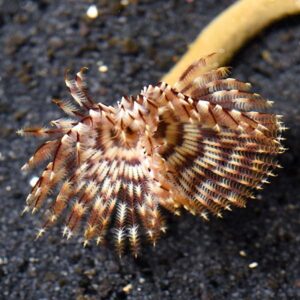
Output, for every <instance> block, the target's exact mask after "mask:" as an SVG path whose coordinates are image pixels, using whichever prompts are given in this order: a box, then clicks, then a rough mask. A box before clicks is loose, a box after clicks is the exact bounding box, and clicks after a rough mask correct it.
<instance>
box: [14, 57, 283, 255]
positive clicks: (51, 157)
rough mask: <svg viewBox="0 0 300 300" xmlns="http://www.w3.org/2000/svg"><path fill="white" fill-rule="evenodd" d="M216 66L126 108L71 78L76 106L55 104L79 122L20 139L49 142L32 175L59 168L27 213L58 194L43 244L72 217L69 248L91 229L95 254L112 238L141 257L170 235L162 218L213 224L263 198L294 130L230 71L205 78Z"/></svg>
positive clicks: (126, 100)
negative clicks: (288, 131)
mask: <svg viewBox="0 0 300 300" xmlns="http://www.w3.org/2000/svg"><path fill="white" fill-rule="evenodd" d="M209 59H210V56H208V57H205V58H202V59H200V60H198V61H197V62H195V63H194V64H192V65H191V66H189V67H188V68H187V69H186V70H185V71H184V72H183V74H182V75H181V76H180V79H179V81H178V82H177V83H176V84H175V85H174V86H170V85H168V84H166V83H163V82H161V83H159V84H157V85H155V86H152V85H150V86H148V87H145V88H144V89H143V90H142V91H141V93H140V94H139V95H137V96H135V97H123V98H122V99H121V101H120V102H118V103H117V105H116V106H106V105H104V104H101V103H95V102H94V101H93V100H92V99H91V97H90V96H89V94H88V92H87V87H86V84H85V79H84V71H85V70H84V69H82V70H81V71H80V72H79V73H78V74H77V76H76V78H75V79H74V80H73V79H69V78H68V77H66V78H65V81H66V85H67V87H68V88H69V90H70V93H71V95H72V97H73V99H74V101H75V103H71V102H63V101H60V100H54V103H55V104H56V105H57V106H58V107H59V108H61V109H62V110H63V111H64V112H65V113H66V114H67V115H69V116H70V119H59V120H56V121H53V122H52V123H51V124H52V127H50V128H26V129H23V130H20V131H19V133H20V134H21V135H30V136H36V137H41V138H46V139H47V141H46V142H44V143H43V144H42V145H41V146H40V147H39V148H38V149H37V150H36V152H35V153H34V155H33V156H32V157H31V158H30V159H29V161H28V163H27V164H25V166H24V167H23V169H28V168H33V167H36V166H37V165H39V164H40V163H42V162H44V161H49V162H48V164H47V165H46V167H45V169H44V171H43V172H42V174H41V176H40V178H39V180H38V181H37V182H36V184H35V185H34V186H33V188H32V190H31V192H30V194H29V196H28V197H27V200H26V203H27V205H26V207H25V211H29V210H31V211H32V212H35V211H36V210H38V209H39V208H40V207H41V206H42V205H43V204H44V203H45V200H46V199H47V198H48V197H49V196H50V195H51V194H52V193H53V191H55V190H57V191H58V192H57V195H56V198H53V200H52V201H51V204H50V206H49V207H48V208H47V212H46V220H45V223H44V225H43V226H42V228H41V229H40V230H39V232H38V237H39V236H41V235H42V234H43V233H44V232H45V230H46V229H47V228H48V227H49V226H51V225H53V224H54V223H55V222H56V221H57V220H58V219H59V217H60V216H61V215H62V214H64V213H66V212H65V211H68V212H67V217H66V222H65V227H64V230H63V234H64V235H65V236H67V238H69V237H71V236H72V235H73V233H74V232H75V231H76V229H77V228H78V227H79V226H80V223H81V222H82V221H83V220H84V222H85V225H84V226H85V229H84V239H85V244H86V243H88V242H89V241H90V240H91V239H95V240H96V241H97V243H101V242H102V241H103V240H104V238H105V235H106V234H107V231H108V230H109V229H112V231H113V233H114V235H115V239H114V240H115V243H116V248H117V250H118V252H119V253H120V254H121V253H122V252H123V250H124V249H125V247H126V245H129V247H130V248H131V251H132V253H133V254H134V255H137V253H138V251H139V248H140V237H141V235H146V236H148V238H149V240H150V241H151V242H152V243H153V244H155V243H156V241H157V239H158V238H159V236H160V234H161V233H162V232H164V231H165V229H166V225H165V220H164V218H163V216H162V214H161V208H165V209H167V210H169V211H171V212H173V213H175V214H179V212H180V209H182V208H184V209H186V210H188V211H189V212H191V213H192V214H195V215H199V216H201V217H203V218H204V219H207V218H208V214H209V213H211V214H213V215H216V216H221V214H222V210H230V209H231V207H232V206H238V207H244V206H245V203H246V199H247V198H252V197H254V196H253V190H255V189H260V188H261V185H262V184H263V183H265V182H267V178H268V177H269V176H272V175H273V173H272V171H273V169H274V168H276V167H279V165H278V163H277V161H276V160H275V159H274V157H275V156H276V155H277V154H278V153H281V152H283V151H284V148H283V147H282V145H281V143H280V140H281V138H280V132H281V131H282V130H283V129H284V128H283V126H282V125H281V122H280V116H277V115H274V114H269V113H266V112H264V111H265V110H266V109H267V108H269V107H270V106H271V104H272V102H270V101H267V100H265V99H264V98H263V97H261V96H260V95H258V94H253V93H251V92H250V88H251V87H250V84H248V83H244V82H241V81H238V80H236V79H232V78H227V77H228V69H227V68H224V67H223V68H218V69H215V70H212V71H209V72H206V73H201V68H203V67H204V66H206V65H207V63H208V62H209ZM199 73H200V75H199Z"/></svg>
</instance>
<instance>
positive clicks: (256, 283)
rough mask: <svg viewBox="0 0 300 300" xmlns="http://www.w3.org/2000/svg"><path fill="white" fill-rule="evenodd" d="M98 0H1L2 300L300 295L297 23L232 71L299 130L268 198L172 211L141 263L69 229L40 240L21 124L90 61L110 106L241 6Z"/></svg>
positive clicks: (33, 118) (290, 136)
mask: <svg viewBox="0 0 300 300" xmlns="http://www.w3.org/2000/svg"><path fill="white" fill-rule="evenodd" d="M92 2H93V1H84V0H80V1H79V0H76V1H75V0H73V1H72V0H65V1H59V0H40V1H29V0H28V1H25V0H24V1H17V0H7V1H6V0H0V123H1V126H0V199H1V200H0V226H1V227H0V228H1V230H0V299H78V300H79V299H128V300H129V299H186V300H190V299H300V255H299V250H300V218H299V215H300V204H299V200H300V184H299V182H300V173H299V170H300V160H299V155H298V153H299V152H300V143H299V135H300V106H299V103H298V100H299V99H298V98H299V94H300V85H299V75H300V49H299V48H300V18H299V17H294V18H289V19H287V20H285V21H282V22H280V23H278V24H276V25H274V26H272V27H271V28H270V29H268V30H266V31H265V32H264V33H262V34H261V35H260V36H259V37H257V38H256V39H255V40H254V41H252V42H251V43H249V44H248V45H247V46H246V47H245V48H244V49H243V50H242V51H241V52H240V53H239V54H238V55H237V56H236V57H235V60H234V61H233V62H232V65H233V66H234V70H233V74H234V76H235V77H238V78H240V79H243V80H247V81H251V82H252V83H253V84H254V87H255V89H256V90H257V91H258V92H260V93H262V94H263V95H265V96H267V97H269V98H271V99H274V100H275V101H276V103H275V109H276V111H280V112H281V113H283V114H284V115H285V121H286V123H287V126H288V127H290V130H289V131H287V132H286V134H285V137H286V138H287V141H286V146H287V147H288V148H289V149H290V150H289V151H288V152H287V153H286V154H284V155H283V156H282V157H280V160H281V164H282V165H283V166H284V169H283V170H280V171H279V176H278V177H276V178H274V179H273V180H272V184H271V185H270V186H268V187H267V188H266V189H265V190H264V191H263V192H262V193H261V194H260V195H259V197H258V198H259V200H255V201H252V202H249V204H248V207H247V209H243V210H242V209H235V210H234V211H233V212H232V213H230V214H226V215H225V217H224V219H222V220H211V222H208V223H204V222H203V221H201V220H199V219H197V218H195V217H193V216H190V215H188V214H184V215H183V216H182V217H181V218H175V217H173V216H169V217H168V218H169V230H168V233H167V234H166V235H165V237H164V238H163V239H162V240H160V242H159V244H158V246H157V248H156V249H152V248H151V247H148V248H146V249H145V250H144V253H143V255H142V256H141V257H140V258H138V259H137V260H134V259H132V258H131V257H124V258H123V259H122V260H121V261H119V260H118V258H117V257H116V256H115V255H114V253H113V251H112V250H111V249H109V248H104V249H103V248H98V247H97V246H95V245H92V246H89V247H87V248H85V249H84V248H83V247H82V245H81V244H80V243H79V242H78V239H76V238H75V239H73V240H71V241H65V240H62V239H61V233H60V230H61V228H59V227H55V228H53V229H52V230H51V232H50V234H48V235H46V237H45V238H43V239H41V240H40V241H38V242H34V241H33V240H34V235H35V232H36V231H35V230H36V228H37V227H38V224H39V222H40V218H38V217H32V216H31V215H26V216H24V217H20V212H21V211H22V209H23V206H24V201H25V198H26V195H27V193H28V191H29V180H30V178H31V176H32V175H36V174H37V173H33V174H28V175H22V174H21V172H20V171H19V168H20V166H21V165H22V164H23V163H24V162H25V160H26V158H28V157H29V155H30V154H31V153H32V151H33V150H34V148H35V146H36V145H37V141H35V140H30V139H23V138H20V137H17V136H16V135H15V131H16V129H18V128H20V127H22V126H26V125H29V124H41V123H43V124H46V122H47V121H49V120H51V119H54V118H58V117H60V116H61V114H60V112H59V111H58V110H57V109H56V108H55V107H54V105H52V104H51V99H52V98H55V97H60V98H64V97H67V93H66V89H65V87H64V83H63V74H64V70H65V69H66V68H72V69H73V70H78V69H79V68H80V67H82V66H87V67H89V69H90V70H89V84H90V89H91V92H92V93H93V95H94V96H95V98H96V99H98V100H99V101H100V100H101V101H104V102H106V103H113V102H115V101H117V100H118V99H119V98H120V96H122V95H125V94H129V93H133V94H134V93H136V92H137V91H138V90H139V89H141V88H142V87H143V85H145V84H149V83H155V82H156V81H157V80H158V79H159V78H160V77H161V76H162V75H163V74H164V73H165V72H166V71H167V70H168V69H169V67H171V66H172V65H173V63H174V61H176V60H177V59H178V58H179V56H180V54H182V53H184V51H185V50H186V48H187V45H188V43H189V42H191V41H192V40H193V39H194V38H195V36H196V35H197V33H198V32H199V31H200V29H201V28H203V27H204V26H205V25H206V24H207V23H208V22H209V21H210V20H212V19H213V17H214V16H215V15H217V14H218V13H219V12H220V11H222V10H223V9H224V8H226V7H227V6H228V5H229V4H231V3H233V2H234V1H233V0H223V1H220V0H201V1H196V0H195V1H184V0H182V1H176V0H173V1H165V0H160V1H150V0H149V1H146V0H144V1H138V0H136V1H129V2H130V4H129V5H122V4H120V2H119V1H109V0H98V1H94V3H97V4H98V7H99V8H100V16H99V17H98V18H97V19H96V20H93V21H91V20H88V19H87V18H86V16H85V12H86V10H87V8H88V7H89V5H90V4H91V3H92ZM133 2H134V3H133ZM189 2H191V3H189ZM123 3H124V1H123ZM100 64H104V65H106V66H107V67H108V71H107V72H106V73H100V72H99V71H98V67H99V65H100ZM241 251H242V252H241ZM253 262H257V267H256V268H250V267H249V264H251V263H253ZM124 288H125V289H124Z"/></svg>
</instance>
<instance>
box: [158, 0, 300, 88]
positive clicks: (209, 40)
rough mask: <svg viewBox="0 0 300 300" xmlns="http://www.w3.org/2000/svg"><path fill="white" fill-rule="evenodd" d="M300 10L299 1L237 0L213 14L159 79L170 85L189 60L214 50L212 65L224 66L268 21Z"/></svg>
mask: <svg viewBox="0 0 300 300" xmlns="http://www.w3.org/2000/svg"><path fill="white" fill-rule="evenodd" d="M298 13H300V0H239V1H237V2H236V3H235V4H233V5H231V6H230V7H229V8H227V9H226V10H225V11H224V12H223V13H221V14H220V15H219V16H218V17H216V18H215V19H214V20H213V21H212V22H211V23H210V24H209V25H208V26H207V27H206V28H204V30H203V31H202V32H201V33H200V34H199V36H198V37H197V39H196V40H195V41H194V42H193V43H192V44H191V45H190V48H189V50H188V51H187V52H186V54H185V55H184V56H183V57H182V58H181V59H180V60H179V62H178V63H177V64H176V65H175V66H174V67H173V68H172V69H171V70H170V71H169V73H167V74H166V75H165V76H164V77H163V78H162V80H163V81H165V82H167V83H169V84H174V83H175V82H176V81H177V79H178V77H179V76H180V74H182V72H183V71H184V70H185V69H186V68H187V66H189V65H190V64H191V63H193V62H194V61H196V60H197V59H199V58H200V57H202V56H205V55H207V54H210V53H212V52H217V53H216V55H214V56H213V58H212V60H211V61H212V63H214V64H215V65H224V64H225V63H227V62H228V61H229V60H230V59H231V58H232V56H233V55H234V54H235V52H236V51H237V50H238V49H240V48H241V47H242V46H243V45H244V44H245V42H246V41H247V40H249V39H250V38H252V37H253V36H255V35H256V34H257V33H258V32H260V31H261V30H262V29H263V28H265V27H266V26H268V25H270V24H271V23H272V22H274V21H276V20H279V19H281V18H283V17H285V16H288V15H293V14H298Z"/></svg>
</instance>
